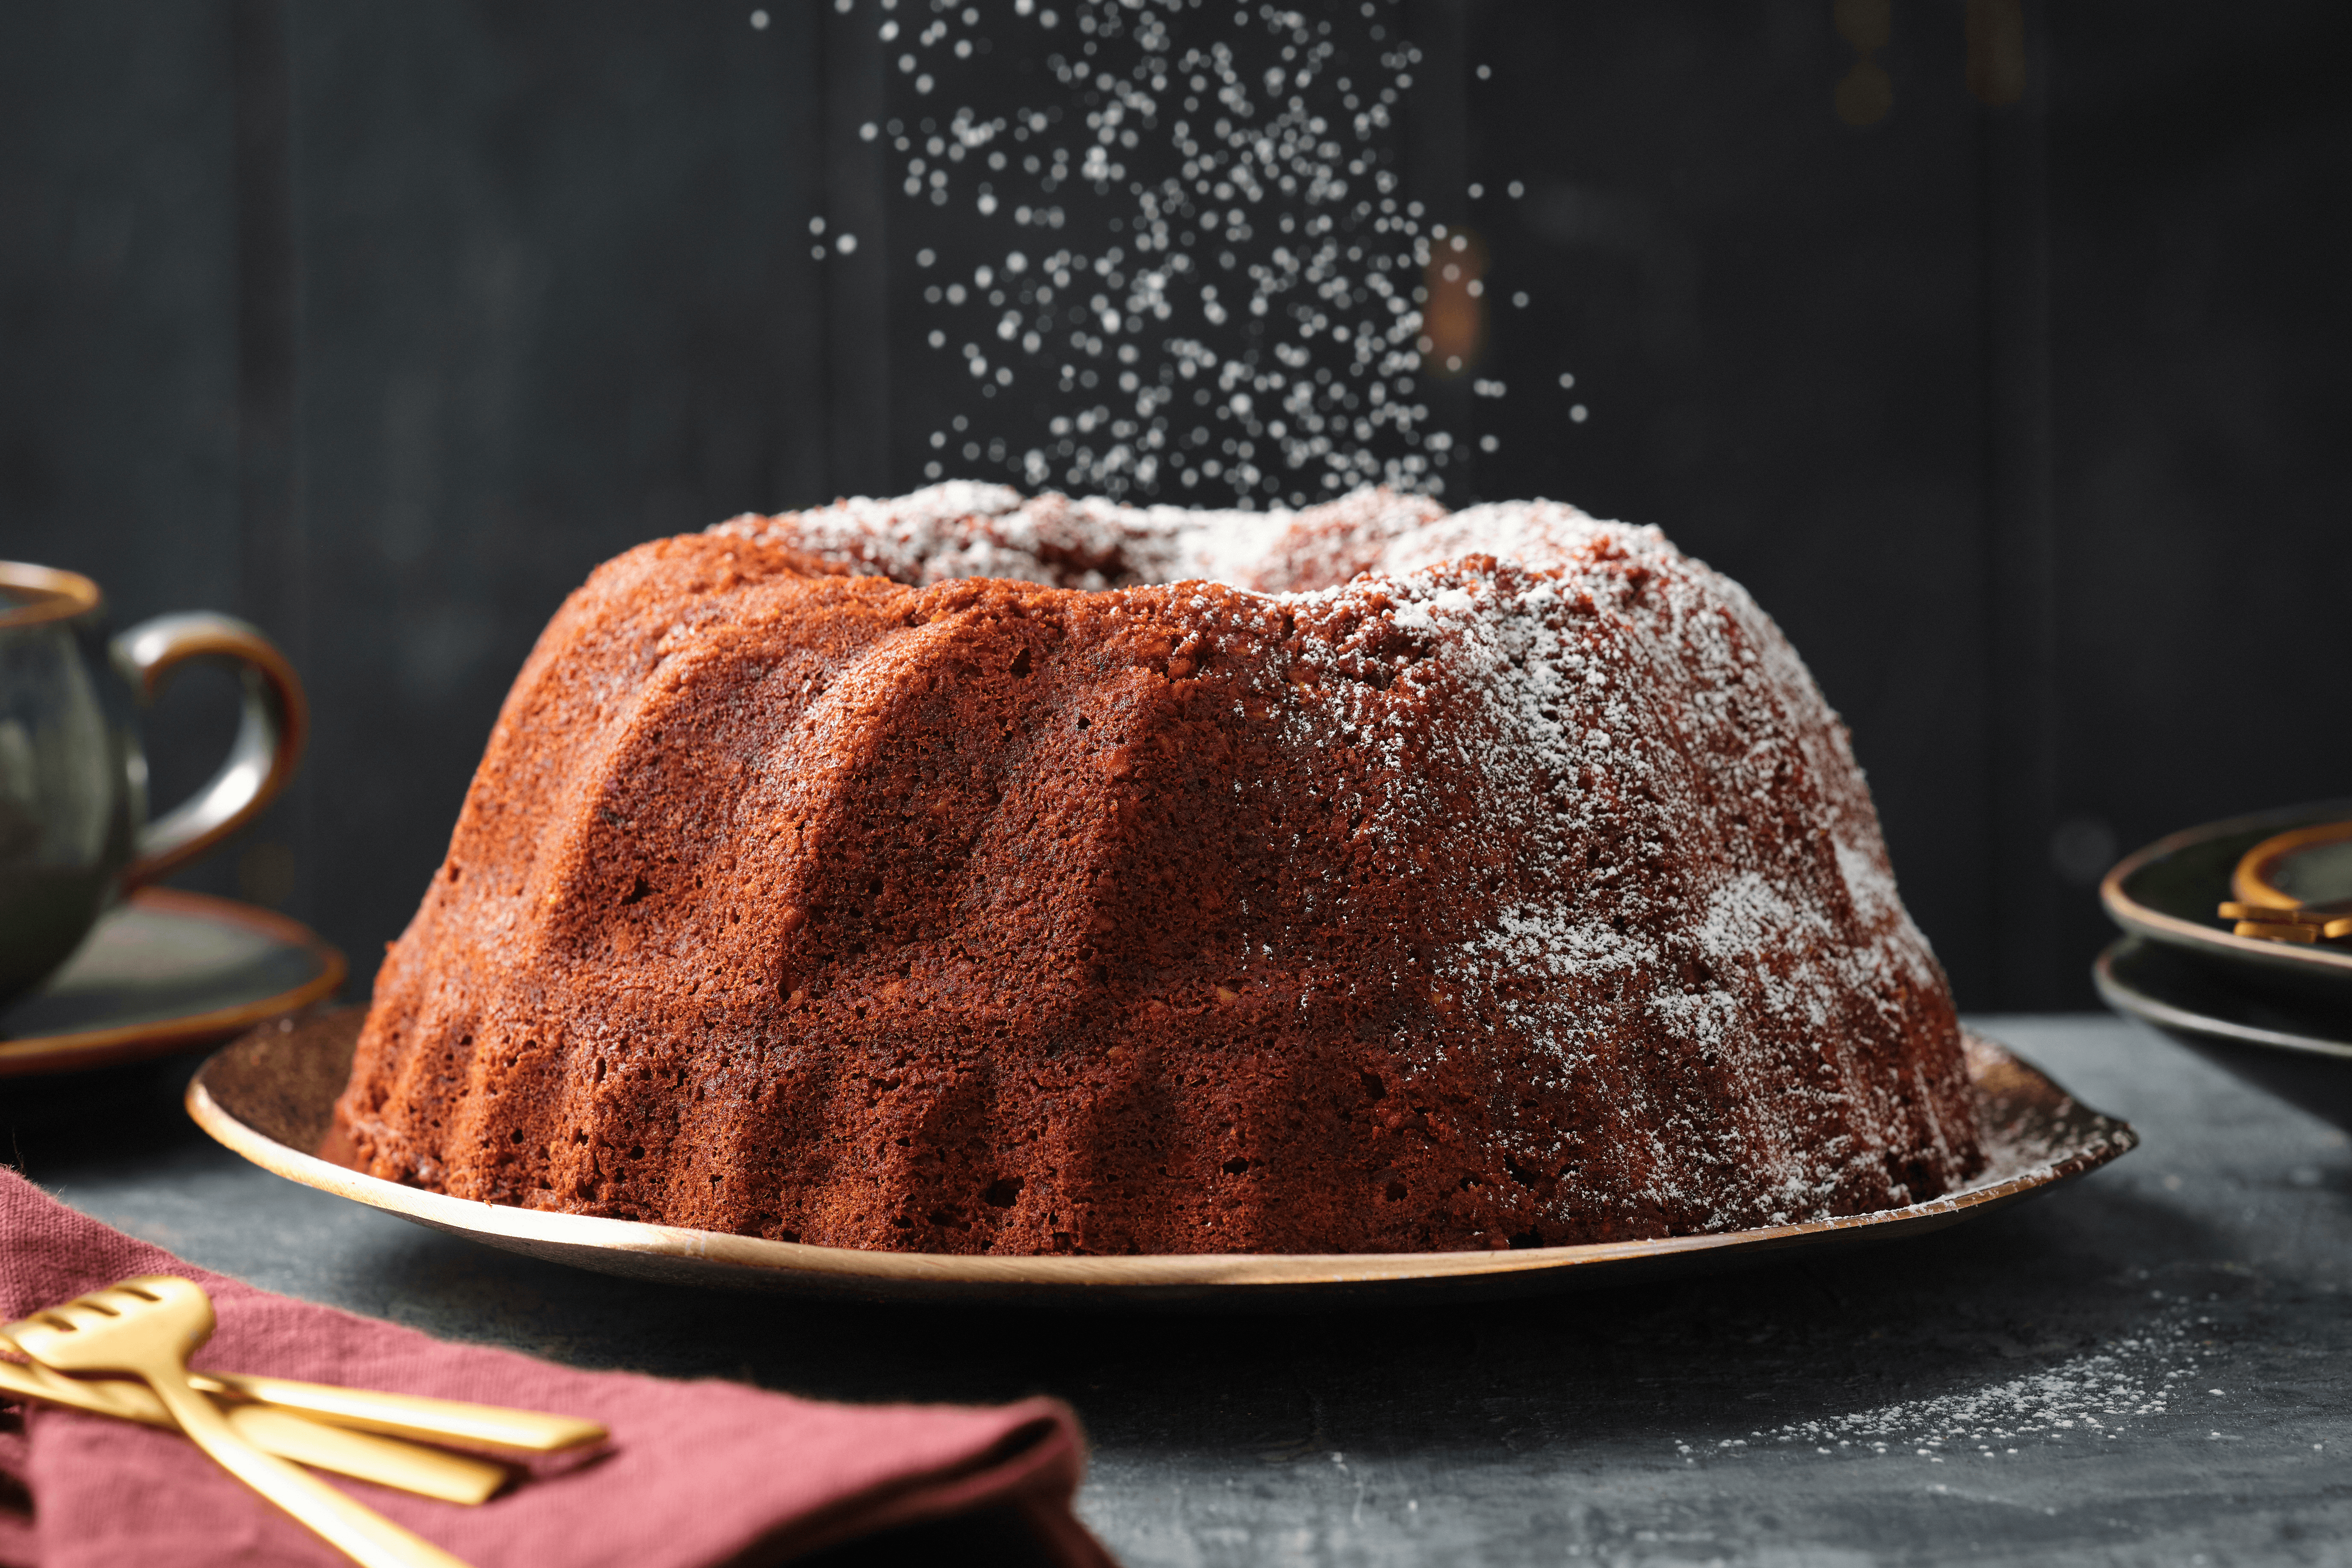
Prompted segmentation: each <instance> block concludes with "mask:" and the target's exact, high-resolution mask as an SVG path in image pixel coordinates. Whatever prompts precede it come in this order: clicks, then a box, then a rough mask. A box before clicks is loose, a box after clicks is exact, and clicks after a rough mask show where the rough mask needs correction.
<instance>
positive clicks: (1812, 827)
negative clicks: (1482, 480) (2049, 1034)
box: [337, 485, 1982, 1253]
mask: <svg viewBox="0 0 2352 1568" xmlns="http://www.w3.org/2000/svg"><path fill="white" fill-rule="evenodd" d="M337 1117H338V1123H339V1125H340V1128H341V1131H342V1132H343V1133H344V1134H346V1135H347V1136H348V1137H349V1139H350V1141H351V1145H352V1147H353V1148H355V1149H356V1150H357V1151H358V1154H359V1156H360V1160H361V1163H362V1166H363V1167H364V1168H366V1169H368V1170H371V1171H373V1172H374V1173H375V1174H376V1175H378V1176H388V1177H392V1178H394V1179H397V1180H400V1181H404V1182H411V1183H415V1184H419V1185H422V1186H428V1187H433V1188H437V1189H440V1190H443V1191H446V1192H449V1193H454V1194H457V1195H459V1196H461V1197H470V1198H478V1199H484V1200H488V1201H491V1202H496V1203H506V1204H518V1205H522V1206H525V1207H535V1208H550V1209H562V1210H569V1211H572V1212H576V1213H581V1214H593V1215H606V1216H614V1217H620V1218H635V1219H649V1220H659V1221H663V1222H666V1223H668V1224H672V1225H679V1226H690V1227H698V1228H709V1229H714V1230H724V1231H735V1232H741V1233H746V1234H751V1235H758V1236H764V1237H771V1238H777V1239H785V1240H798V1241H804V1242H811V1243H820V1244H824V1245H827V1246H835V1247H855V1248H887V1249H919V1250H938V1251H950V1252H977V1251H998V1252H1018V1253H1042V1252H1056V1251H1060V1252H1072V1251H1075V1252H1092V1253H1129V1252H1203V1251H1261V1252H1275V1251H1279V1252H1347V1251H1386V1250H1395V1251H1406V1250H1423V1249H1476V1248H1499V1247H1507V1246H1535V1245H1559V1244H1564V1243H1573V1242H1589V1241H1606V1240H1622V1239H1637V1238H1650V1237H1660V1236H1667V1235H1675V1234H1684V1233H1689V1232H1701V1231H1715V1230H1725V1229H1734V1228H1747V1227H1754V1226H1764V1225H1774V1224H1780V1223H1786V1222H1793V1221H1799V1220H1808V1219H1814V1218H1822V1217H1827V1216H1833V1215H1847V1214H1857V1213H1863V1212H1866V1211H1870V1210H1875V1209H1881V1208H1886V1207H1895V1206H1900V1205H1903V1204H1906V1203H1913V1202H1917V1201H1920V1200H1923V1199H1927V1198H1930V1197H1936V1196H1937V1195H1938V1194H1941V1193H1945V1192H1948V1191H1950V1190H1952V1189H1953V1188H1954V1187H1956V1186H1958V1185H1960V1184H1961V1183H1963V1182H1965V1181H1966V1180H1967V1179H1968V1178H1969V1176H1972V1175H1973V1174H1975V1173H1976V1172H1977V1171H1978V1170H1979V1168H1980V1167H1981V1165H1982V1155H1980V1153H1979V1147H1978V1140H1977V1130H1976V1126H1975V1123H1974V1120H1973V1115H1972V1111H1971V1102H1970V1100H1969V1094H1968V1092H1967V1086H1966V1078H1965V1075H1964V1072H1963V1069H1962V1064H1961V1053H1960V1043H1959V1035H1958V1028H1957V1026H1956V1023H1955V1020H1954V1016H1953V1009H1952V1000H1951V996H1950V992H1949V990H1948V987H1947V986H1946V984H1945V981H1944V977H1943V976H1942V974H1941V972H1940V971H1939V970H1938V969H1937V965H1936V962H1935V960H1934V958H1933V956H1931V955H1930V954H1929V952H1928V949H1927V944H1926V943H1925V941H1923V940H1922V938H1921V937H1920V936H1919V934H1918V932H1917V931H1916V929H1915V928H1914V926H1913V925H1912V924H1911V922H1910V919H1909V918H1908V916H1907V915H1906V914H1905V912H1904V909H1903V905H1902V903H1901V901H1900V899H1899V898H1898V897H1897V896H1896V894H1895V883H1894V880H1893V877H1892V875H1891V873H1890V872H1889V870H1888V866H1887V860H1886V854H1885V849H1884V847H1883V845H1882V843H1881V841H1880V836H1879V831H1878V824H1877V820H1876V817H1875V814H1874V811H1873V810H1872V807H1871V802H1870V797H1869V793H1868V791H1867V789H1866V788H1865V787H1864V782H1863V779H1862V775H1861V773H1860V771H1859V770H1858V769H1857V768H1856V767H1855V765H1854V762H1853V756H1852V754H1851V752H1850V750H1849V748H1848V744H1847V739H1846V736H1845V732H1844V729H1843V727H1842V725H1841V724H1840V722H1839V720H1838V718H1837V716H1835V715H1834V714H1833V713H1832V712H1831V711H1830V709H1829V707H1828V706H1826V705H1825V704H1824V702H1823V701H1822V696H1821V694H1820V693H1819V691H1818V690H1817V689H1816V688H1815V686H1814V685H1813V682H1812V680H1811V677H1810V676H1809V675H1808V674H1807V673H1806V671H1805V668H1804V666H1803V664H1801V662H1800V661H1799V660H1798V658H1797V655H1796V653H1794V651H1793V650H1791V649H1790V646H1789V644H1788V643H1787V641H1786V640H1785V639H1784V638H1782V636H1781V635H1780V632H1779V630H1778V629H1777V628H1776V627H1775V626H1774V625H1773V623H1772V622H1771V621H1770V620H1769V618H1768V617H1767V616H1766V615H1765V614H1764V613H1763V612H1762V611H1760V610H1759V608H1758V607H1757V606H1756V604H1755V603H1754V601H1751V600H1750V599H1749V598H1748V595H1747V594H1746V593H1745V592H1744V591H1741V590H1740V589H1739V588H1738V585H1737V584H1735V583H1732V582H1731V581H1729V580H1727V579H1725V578H1723V577H1721V576H1719V575H1718V574H1717V573H1715V572H1713V571H1711V570H1708V569H1707V568H1706V567H1705V566H1702V565H1700V564H1699V563H1698V562H1696V561H1694V560H1692V559H1688V558H1687V557H1685V556H1683V555H1682V554H1680V553H1679V552H1677V551H1676V550H1675V549H1674V548H1673V547H1672V546H1671V545H1670V544H1668V543H1667V542H1666V540H1665V538H1664V537H1663V536H1662V535H1660V534H1659V533H1658V532H1657V531H1656V530H1654V529H1652V528H1632V527H1627V526H1624V525H1621V524H1615V523H1603V522H1596V521H1594V520H1592V519H1591V518H1589V517H1585V516H1583V515H1582V514H1580V513H1579V512H1577V511H1575V510H1574V509H1573V508H1571V507H1564V506H1559V505H1554V504H1551V503H1545V502H1536V503H1528V504H1519V505H1509V506H1492V507H1473V508H1470V509H1467V510H1465V511H1462V512H1459V513H1454V514H1451V515H1449V514H1447V513H1445V512H1444V511H1443V510H1442V509H1441V508H1440V507H1437V506H1436V505H1434V504H1433V503H1432V502H1429V501H1427V500H1423V499H1419V498H1414V497H1401V496H1397V495H1393V494H1390V493H1387V492H1382V491H1365V492H1361V493H1359V494H1357V495H1355V496H1352V497H1348V498H1347V499H1345V500H1343V501H1340V502H1338V503H1335V504H1333V505H1331V506H1328V507H1320V508H1317V509H1313V510H1309V511H1304V512H1298V513H1295V514H1294V513H1282V512H1271V513H1243V514H1222V515H1214V514H1204V513H1191V512H1184V511H1181V510H1177V509H1174V508H1151V509H1143V508H1132V507H1119V506H1116V505H1112V504H1110V503H1108V502H1100V501H1090V502H1073V501H1070V500H1067V499H1065V498H1064V497H1058V496H1045V497H1037V498H1035V499H1032V500H1029V501H1025V502H1024V501H1023V500H1022V499H1021V497H1018V496H1017V495H1016V494H1014V493H1013V492H1011V491H1009V490H1004V489H1002V488H998V487H994V486H980V485H945V486H937V487H934V488H932V489H929V490H926V491H923V492H921V493H919V494H918V495H915V496H910V497H905V498H903V499H900V500H895V501H866V500H857V501H849V502H844V503H840V504H837V505H835V506H834V507H826V508H823V509H819V510H814V511H809V512H803V513H798V514H788V515H784V516H780V517H740V518H737V519H735V520H734V521H732V522H730V523H725V524H722V525H720V526H719V527H718V528H713V529H712V530H710V531H709V532H708V533H704V534H700V535H696V536H690V537H687V538H671V539H663V540H658V541H656V542H655V543H652V544H647V545H645V546H642V547H640V548H638V549H634V550H631V551H630V552H628V553H627V554H626V555H624V556H622V557H620V558H619V559H616V560H614V561H611V562H609V563H607V564H606V565H604V567H601V568H599V569H598V570H597V571H596V572H595V574H594V575H593V576H592V577H591V578H590V579H589V580H588V582H587V584H586V585H585V586H584V587H583V588H582V589H581V590H580V591H578V592H576V593H575V594H573V595H572V598H571V599H570V600H569V601H567V602H566V603H565V604H564V606H563V608H562V611H561V612H558V614H557V615H556V617H555V619H554V621H553V622H551V624H550V625H549V627H548V628H547V631H546V632H545V633H544V634H543V635H542V636H541V639H540V642H539V645H538V647H537V649H536V650H535V651H534V652H533V653H532V654H531V656H530V662H529V663H528V664H526V665H525V666H524V667H523V671H522V674H521V675H520V678H519V679H518V680H517V682H516V684H515V687H514V690H513V692H512V694H511V695H509V698H508V699H507V704H506V706H505V709H504V711H503V712H502V713H501V714H500V716H499V722H498V727H497V728H496V730H495V731H494V732H493V733H492V735H491V737H490V742H489V747H488V752H487V754H486V755H485V756H484V758H483V759H482V763H481V767H480V769H479V771H478V774H477V775H476V777H475V779H474V783H473V786H472V788H471V789H470V791H469V792H468V794H467V799H466V803H465V808H464V810H463V812H462V813H461V815H460V816H459V819H458V821H457V831H456V834H455V836H454V838H453V839H452V841H451V843H450V846H449V855H448V859H447V862H446V863H445V864H444V865H443V866H442V868H441V870H440V872H439V873H438V874H436V876H435V878H434V880H433V883H432V886H431V889H430V890H429V891H428V892H427V893H426V894H425V901H424V904H423V906H422V907H421V908H420V909H419V910H418V912H417V915H416V917H415V921H414V922H413V923H412V924H411V925H410V926H409V928H408V930H407V932H406V934H405V935H404V936H402V938H401V939H400V941H399V942H398V944H396V945H395V946H394V947H393V949H392V951H391V953H390V956H388V958H387V959H386V961H385V963H384V966H383V972H382V974H381V975H380V976H379V977H378V979H377V982H376V988H375V1000H374V1006H373V1009H372V1011H371V1013H370V1015H369V1018H368V1020H367V1025H366V1030H365V1032H364V1034H363V1036H362V1040H361V1042H360V1047H359V1051H358V1055H357V1059H356V1061H355V1062H354V1064H353V1071H352V1082H351V1085H350V1087H349V1089H348V1090H347V1091H346V1092H345V1093H344V1095H343V1096H342V1099H341V1103H339V1105H338V1108H337Z"/></svg>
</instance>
